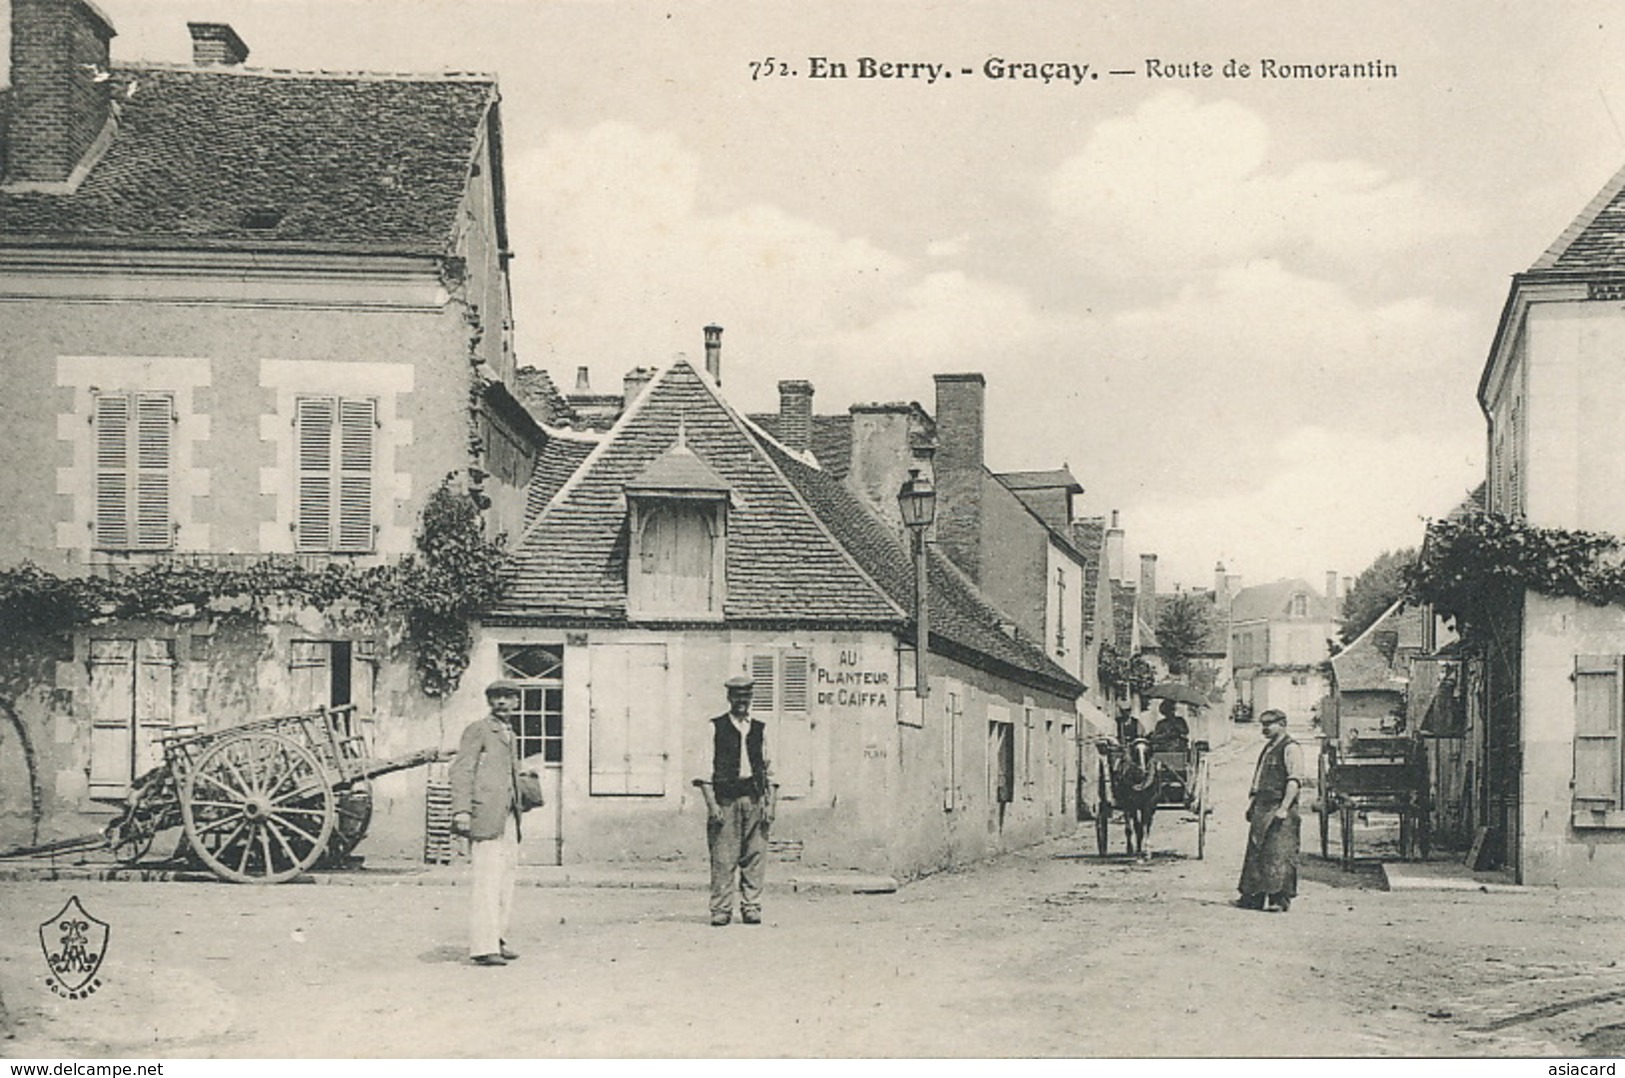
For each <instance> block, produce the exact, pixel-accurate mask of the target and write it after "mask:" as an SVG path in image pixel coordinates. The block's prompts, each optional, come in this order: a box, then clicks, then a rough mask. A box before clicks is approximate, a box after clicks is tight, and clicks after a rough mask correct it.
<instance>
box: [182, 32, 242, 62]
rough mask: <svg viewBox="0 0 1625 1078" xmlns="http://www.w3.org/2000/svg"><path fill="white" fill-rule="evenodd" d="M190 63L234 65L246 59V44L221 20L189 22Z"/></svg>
mask: <svg viewBox="0 0 1625 1078" xmlns="http://www.w3.org/2000/svg"><path fill="white" fill-rule="evenodd" d="M186 28H187V29H188V30H190V31H191V32H192V63H193V64H194V65H196V66H197V67H216V66H218V67H235V66H237V65H238V64H240V63H242V62H243V61H244V60H246V59H248V46H247V45H244V44H243V39H242V38H240V37H238V36H237V31H235V30H233V29H232V28H231V27H229V26H227V25H226V24H225V23H223V22H189V23H187V24H186Z"/></svg>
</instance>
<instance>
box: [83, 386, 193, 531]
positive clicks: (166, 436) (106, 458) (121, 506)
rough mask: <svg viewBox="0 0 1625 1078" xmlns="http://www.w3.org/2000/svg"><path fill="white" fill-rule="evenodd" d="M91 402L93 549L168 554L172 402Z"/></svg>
mask: <svg viewBox="0 0 1625 1078" xmlns="http://www.w3.org/2000/svg"><path fill="white" fill-rule="evenodd" d="M95 401H96V403H95V412H94V413H93V419H92V422H93V423H94V425H95V461H96V472H95V475H96V478H95V516H94V521H93V528H94V532H95V546H96V547H97V548H98V549H100V550H167V549H170V548H171V547H173V546H174V545H175V525H174V520H173V517H172V514H171V506H170V495H171V483H172V482H173V476H172V469H173V466H174V440H175V439H174V431H175V422H176V417H175V400H174V397H173V396H171V395H170V394H168V393H101V394H98V395H97V396H96V398H95Z"/></svg>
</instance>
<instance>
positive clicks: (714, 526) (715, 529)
mask: <svg viewBox="0 0 1625 1078" xmlns="http://www.w3.org/2000/svg"><path fill="white" fill-rule="evenodd" d="M720 507H721V503H720V502H715V503H713V502H682V501H669V502H656V503H653V504H649V505H647V506H646V507H645V508H644V509H643V510H642V511H641V512H639V513H638V514H636V523H637V528H638V530H637V535H636V537H635V539H634V556H633V558H632V559H631V565H630V566H629V569H628V571H629V575H630V576H631V578H632V579H631V580H630V581H628V589H627V590H628V599H629V603H630V605H631V606H632V608H633V610H634V611H635V612H636V613H637V614H638V615H640V616H643V617H652V616H696V615H716V614H720V613H721V612H722V603H721V595H720V591H721V589H720V588H718V587H717V582H718V580H719V579H720V576H721V572H720V569H719V566H718V560H719V559H718V555H719V554H720V553H721V548H722V542H721V523H722V518H721V513H720V511H719V510H720Z"/></svg>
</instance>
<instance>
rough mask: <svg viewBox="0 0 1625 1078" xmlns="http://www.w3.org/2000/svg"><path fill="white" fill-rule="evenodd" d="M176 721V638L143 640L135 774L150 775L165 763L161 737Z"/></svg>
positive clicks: (137, 676)
mask: <svg viewBox="0 0 1625 1078" xmlns="http://www.w3.org/2000/svg"><path fill="white" fill-rule="evenodd" d="M174 724H175V641H173V640H171V639H169V638H167V637H151V638H148V639H145V640H141V641H140V642H139V643H138V644H137V647H136V670H135V744H134V746H133V753H132V756H133V763H134V766H133V774H134V775H135V776H137V777H139V776H141V775H144V774H146V773H147V772H148V771H151V770H152V769H153V768H155V767H157V766H158V765H159V764H161V763H163V762H164V754H163V744H162V741H161V740H160V739H161V738H162V737H163V736H164V735H165V734H167V733H168V732H169V731H170V729H171V728H172V727H173V726H174Z"/></svg>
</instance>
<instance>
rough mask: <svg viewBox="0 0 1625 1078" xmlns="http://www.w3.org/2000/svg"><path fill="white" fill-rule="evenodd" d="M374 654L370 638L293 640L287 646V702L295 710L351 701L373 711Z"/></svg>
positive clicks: (368, 713) (368, 714)
mask: <svg viewBox="0 0 1625 1078" xmlns="http://www.w3.org/2000/svg"><path fill="white" fill-rule="evenodd" d="M377 672H378V654H377V647H376V644H375V643H374V641H371V640H357V641H350V640H294V641H292V642H291V643H290V644H289V646H288V680H289V688H290V698H289V704H290V706H291V707H292V708H293V710H295V711H304V710H307V709H310V708H316V707H328V708H338V707H345V706H348V705H352V704H353V705H355V712H356V714H357V715H360V716H364V717H371V716H372V714H373V690H374V687H375V686H374V683H375V681H376V679H377Z"/></svg>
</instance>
